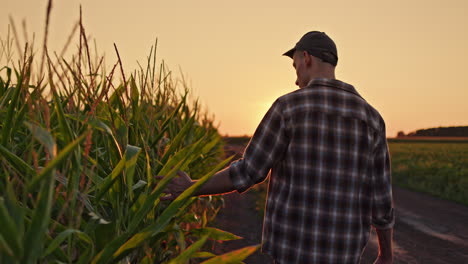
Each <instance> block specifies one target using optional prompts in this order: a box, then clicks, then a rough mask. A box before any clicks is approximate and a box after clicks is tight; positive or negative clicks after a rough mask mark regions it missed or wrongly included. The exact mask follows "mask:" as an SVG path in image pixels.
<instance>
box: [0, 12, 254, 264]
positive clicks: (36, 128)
mask: <svg viewBox="0 0 468 264" xmlns="http://www.w3.org/2000/svg"><path fill="white" fill-rule="evenodd" d="M78 27H79V32H78V34H79V40H80V41H79V45H78V51H77V53H76V54H75V56H73V57H72V58H71V59H68V60H67V59H65V58H64V57H63V56H58V55H56V54H55V56H51V55H50V54H49V52H48V50H47V47H46V45H44V56H43V57H42V59H43V60H37V61H36V57H35V55H34V54H33V49H32V48H31V47H29V46H28V44H26V45H25V48H24V50H23V51H22V53H20V52H18V54H22V55H21V56H20V58H19V59H18V61H17V62H15V64H13V63H12V60H11V56H4V58H8V60H7V61H6V62H3V63H4V64H3V65H5V66H4V67H2V68H1V69H0V223H2V225H3V226H2V227H1V228H0V263H166V262H167V263H188V262H192V263H228V262H229V263H240V262H241V261H242V260H243V259H244V258H245V257H247V256H248V255H250V254H251V253H252V252H253V251H255V250H256V248H257V247H248V248H244V249H240V250H239V251H236V252H231V253H227V254H225V255H222V256H215V255H213V254H212V253H209V252H207V251H205V250H204V247H203V245H204V244H205V242H206V241H207V240H208V239H211V240H232V239H238V238H239V237H237V236H235V235H233V234H230V233H228V232H225V231H222V230H218V229H215V228H210V227H208V226H207V225H208V220H207V215H206V214H207V211H208V213H209V212H214V213H216V212H217V211H218V210H219V205H218V204H219V200H216V199H214V200H211V198H195V197H193V196H192V195H193V193H194V192H196V191H197V190H198V189H199V188H200V187H201V186H202V185H203V184H204V183H205V182H206V181H207V180H209V178H210V177H211V176H212V175H213V174H214V173H215V172H216V171H218V170H219V169H221V168H223V167H224V166H225V165H226V164H227V163H228V162H229V159H227V160H221V158H220V157H221V156H222V142H221V138H220V135H219V134H218V132H217V130H216V127H215V126H214V125H213V120H212V119H210V118H209V117H208V115H207V114H206V113H204V112H202V111H201V110H200V105H199V103H198V102H196V101H195V102H190V100H189V99H188V94H189V89H188V88H187V87H186V86H185V85H184V83H183V82H182V85H183V89H179V88H178V87H179V86H180V83H179V82H177V81H175V80H174V77H173V76H172V73H171V72H170V71H169V70H168V69H167V67H166V66H165V64H164V63H161V64H160V65H159V67H156V51H155V48H156V45H155V46H154V47H153V48H152V49H151V51H150V54H149V56H148V61H147V63H146V64H147V66H146V67H145V68H143V67H140V69H139V70H138V71H135V72H134V73H133V74H130V75H128V76H126V75H125V72H124V70H123V67H122V63H121V61H120V58H119V60H118V61H117V62H116V64H115V65H114V66H113V67H112V68H110V70H109V71H106V67H105V65H103V61H104V60H103V58H97V57H95V56H93V55H92V54H91V52H90V50H89V47H88V41H87V38H86V35H85V34H84V29H83V26H82V23H81V21H80V23H79V25H78ZM10 41H11V40H10V39H9V36H8V37H7V38H6V40H3V39H2V45H1V46H0V49H2V50H0V54H7V55H8V54H10V52H11V51H10V50H9V47H10V46H11V45H9V44H8V43H10ZM116 52H117V55H118V50H117V48H116ZM1 58H2V56H0V59H1ZM91 58H93V59H91ZM43 67H44V70H42V69H43ZM117 76H118V77H117ZM115 79H119V81H118V84H116V81H115ZM179 170H182V171H187V172H189V174H191V175H192V176H194V177H196V178H198V179H199V180H198V182H197V183H196V184H195V185H193V186H192V187H191V188H189V189H187V190H186V191H185V192H184V193H183V194H182V195H180V196H179V197H178V198H177V199H176V200H174V201H172V202H166V201H165V202H163V201H161V200H160V198H161V197H162V196H163V195H164V189H165V186H166V185H167V184H168V183H169V181H170V180H171V179H172V178H173V177H175V176H176V173H177V171H179ZM155 175H165V177H164V178H163V179H162V180H161V181H156V180H155V178H154V176H155ZM195 204H197V206H196V207H197V208H200V206H206V205H208V206H206V207H205V208H211V209H210V210H208V209H206V210H204V211H203V212H202V213H201V214H200V213H199V212H197V211H199V210H193V208H194V205H195ZM208 218H209V217H208Z"/></svg>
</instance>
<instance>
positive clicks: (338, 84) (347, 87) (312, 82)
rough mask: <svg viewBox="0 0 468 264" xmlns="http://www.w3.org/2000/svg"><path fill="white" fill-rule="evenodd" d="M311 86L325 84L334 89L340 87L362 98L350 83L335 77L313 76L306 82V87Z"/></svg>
mask: <svg viewBox="0 0 468 264" xmlns="http://www.w3.org/2000/svg"><path fill="white" fill-rule="evenodd" d="M313 86H327V87H333V88H336V89H341V90H344V91H347V92H350V93H353V94H355V95H357V96H359V97H361V98H362V96H361V95H360V94H359V93H358V92H357V90H356V89H355V88H354V86H352V85H351V84H348V83H345V82H342V81H340V80H337V79H327V78H314V79H312V80H310V81H309V83H308V84H307V86H306V88H307V87H313Z"/></svg>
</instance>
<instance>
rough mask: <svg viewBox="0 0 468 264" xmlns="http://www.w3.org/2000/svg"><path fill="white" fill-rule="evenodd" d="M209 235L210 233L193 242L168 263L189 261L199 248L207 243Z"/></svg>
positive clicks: (174, 263) (176, 263) (175, 263)
mask: <svg viewBox="0 0 468 264" xmlns="http://www.w3.org/2000/svg"><path fill="white" fill-rule="evenodd" d="M208 236H209V234H207V235H205V236H203V237H202V238H201V239H200V240H198V241H197V242H195V243H193V244H192V245H191V246H190V247H188V248H187V249H186V250H184V251H183V252H182V253H180V255H179V256H177V257H176V258H174V259H172V260H171V261H169V263H168V264H179V263H186V262H187V261H189V260H190V258H192V257H193V255H194V254H195V253H196V252H197V250H199V249H200V248H201V247H202V246H203V245H204V244H205V242H206V240H207V239H208Z"/></svg>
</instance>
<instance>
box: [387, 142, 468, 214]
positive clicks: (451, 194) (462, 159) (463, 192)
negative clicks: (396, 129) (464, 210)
mask: <svg viewBox="0 0 468 264" xmlns="http://www.w3.org/2000/svg"><path fill="white" fill-rule="evenodd" d="M389 148H390V153H391V161H392V176H393V182H394V184H396V185H398V186H402V187H406V188H409V189H413V190H416V191H421V192H426V193H429V194H432V195H435V196H438V197H441V198H444V199H448V200H452V201H455V202H459V203H462V204H465V205H468V192H467V190H468V143H466V142H465V143H462V142H459V143H451V142H444V141H440V142H434V141H432V142H404V141H402V142H390V143H389Z"/></svg>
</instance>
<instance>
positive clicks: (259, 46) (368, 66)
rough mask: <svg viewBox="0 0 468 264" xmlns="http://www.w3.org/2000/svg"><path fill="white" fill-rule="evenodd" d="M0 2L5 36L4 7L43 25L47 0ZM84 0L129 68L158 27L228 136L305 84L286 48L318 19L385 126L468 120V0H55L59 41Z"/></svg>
mask: <svg viewBox="0 0 468 264" xmlns="http://www.w3.org/2000/svg"><path fill="white" fill-rule="evenodd" d="M0 2H1V6H2V14H4V15H3V16H1V17H0V38H1V39H5V37H6V33H7V29H8V26H7V25H8V23H9V18H8V16H7V15H11V17H12V18H13V20H14V21H15V24H16V25H17V28H19V29H21V26H20V25H21V21H22V20H25V21H26V28H27V35H28V36H32V33H33V32H35V34H36V38H38V36H43V31H44V30H43V28H44V24H45V23H44V21H45V13H46V12H45V11H46V5H47V1H45V0H35V1H33V0H0ZM80 4H81V6H82V10H83V24H84V27H85V29H86V33H87V34H88V35H90V36H91V37H92V38H94V39H95V40H96V43H97V48H98V51H99V52H100V53H101V54H105V56H106V61H107V63H108V64H109V65H112V64H113V63H114V62H115V61H116V60H117V57H116V55H115V52H114V47H113V44H114V43H115V44H116V45H117V47H118V49H119V53H120V56H121V58H122V61H123V65H124V68H125V69H126V70H127V71H129V72H131V71H133V69H136V68H137V61H139V62H141V63H144V62H145V60H146V56H147V55H148V54H149V50H150V47H151V46H152V45H153V43H154V41H155V39H156V38H157V39H158V47H157V56H158V58H159V59H164V61H165V62H166V64H167V65H168V66H169V68H170V69H171V70H173V71H174V72H175V73H177V74H176V75H178V76H180V75H181V74H183V75H184V77H185V79H186V80H187V82H188V84H189V86H190V87H191V89H192V94H193V96H194V97H197V98H199V100H200V102H201V103H202V104H203V105H204V106H205V107H206V109H207V110H208V112H209V113H210V114H212V115H214V118H215V120H216V122H215V123H216V124H218V125H219V130H220V132H221V133H222V134H223V135H231V136H234V135H251V134H253V133H254V131H255V129H256V127H257V125H258V123H259V122H260V120H261V118H262V117H263V115H264V114H265V113H266V111H267V110H268V108H269V107H270V106H271V104H272V103H273V102H274V101H275V99H276V98H278V97H280V96H281V95H284V94H286V93H289V92H292V91H294V90H296V89H298V87H297V86H295V84H294V82H295V78H296V77H295V71H294V68H293V67H292V60H291V59H290V58H288V57H285V56H281V55H282V54H283V53H284V52H285V51H287V50H289V49H290V48H292V47H293V46H294V45H295V43H296V42H297V41H298V40H299V39H300V38H301V37H302V35H304V34H305V33H306V32H308V31H313V30H318V31H324V32H326V33H327V34H328V35H329V36H330V37H331V38H332V39H333V40H334V41H335V43H336V45H337V48H338V57H339V62H338V66H337V68H336V78H337V79H339V80H342V81H345V82H347V83H350V84H352V85H354V86H355V88H356V89H357V90H358V92H359V93H360V94H361V95H362V96H363V97H364V98H365V99H366V100H367V101H368V102H369V103H370V104H371V105H372V106H374V107H375V108H376V109H377V110H378V111H379V112H380V114H381V115H382V117H383V118H384V120H385V122H386V128H387V136H388V137H393V136H396V134H397V132H398V131H403V132H405V133H409V132H412V131H415V130H417V129H422V128H431V127H439V126H462V125H468V103H467V99H468V74H467V72H466V70H467V68H468V67H467V66H466V63H467V62H468V15H467V14H468V1H466V0H445V1H438V0H410V1H408V0H394V1H375V0H354V1H346V0H342V1H334V0H329V1H314V0H303V1H302V0H299V1H278V0H256V1H251V0H237V1H222V0H198V1H189V0H184V1H182V0H171V1H169V0H165V1H160V0H134V1H123V0H112V1H111V0H99V1H93V0H82V1H78V0H67V1H54V2H53V9H52V15H51V21H50V27H49V47H50V48H51V49H54V48H55V49H56V50H58V51H59V50H60V49H61V47H62V46H63V45H64V43H65V42H66V40H67V38H68V36H69V34H70V32H71V30H72V28H73V25H74V24H75V23H76V21H77V20H78V18H79V6H80ZM5 14H7V15H5ZM19 31H21V32H22V30H19ZM20 35H22V33H21V34H20Z"/></svg>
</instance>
